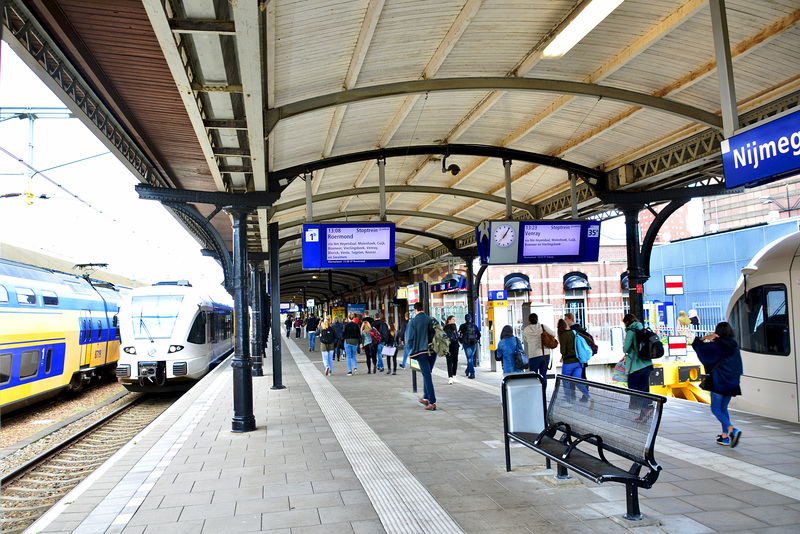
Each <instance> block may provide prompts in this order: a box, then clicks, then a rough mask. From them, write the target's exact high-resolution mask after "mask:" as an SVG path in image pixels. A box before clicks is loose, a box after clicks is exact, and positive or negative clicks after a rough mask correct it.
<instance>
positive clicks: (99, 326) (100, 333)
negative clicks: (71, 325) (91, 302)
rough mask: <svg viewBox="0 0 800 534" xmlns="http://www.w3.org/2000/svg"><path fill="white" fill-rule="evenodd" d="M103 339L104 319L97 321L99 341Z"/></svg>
mask: <svg viewBox="0 0 800 534" xmlns="http://www.w3.org/2000/svg"><path fill="white" fill-rule="evenodd" d="M102 340H103V321H97V341H102Z"/></svg>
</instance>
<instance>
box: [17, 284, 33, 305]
mask: <svg viewBox="0 0 800 534" xmlns="http://www.w3.org/2000/svg"><path fill="white" fill-rule="evenodd" d="M17 302H19V303H20V304H22V305H23V306H36V295H35V294H34V293H33V291H32V290H30V289H28V288H26V287H18V288H17Z"/></svg>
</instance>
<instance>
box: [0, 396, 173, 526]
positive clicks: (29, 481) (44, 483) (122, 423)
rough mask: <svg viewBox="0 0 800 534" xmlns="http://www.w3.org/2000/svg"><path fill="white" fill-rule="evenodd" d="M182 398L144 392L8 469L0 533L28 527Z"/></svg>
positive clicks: (0, 501)
mask: <svg viewBox="0 0 800 534" xmlns="http://www.w3.org/2000/svg"><path fill="white" fill-rule="evenodd" d="M178 397H179V395H171V396H169V397H164V396H150V395H141V396H139V397H138V398H136V399H134V400H133V401H132V402H130V403H129V404H126V405H125V406H122V407H120V408H119V409H117V410H115V411H114V412H112V413H110V414H109V415H107V416H106V417H104V418H103V419H100V420H99V421H97V422H95V423H94V424H92V425H91V426H90V427H87V428H86V429H84V430H82V431H81V432H79V433H78V434H75V435H74V436H71V437H69V438H67V439H66V440H64V441H62V442H61V443H59V444H57V445H55V446H53V447H51V448H50V449H48V450H47V451H45V452H43V453H42V454H40V455H38V456H37V457H35V458H33V459H31V460H30V461H28V462H26V463H25V464H24V465H21V466H20V467H18V468H16V469H14V470H13V471H10V472H8V473H4V474H3V476H2V482H1V483H2V496H0V513H1V514H2V518H1V519H0V532H3V534H16V533H20V532H22V531H24V530H25V529H26V528H27V527H28V526H30V525H31V524H32V523H33V522H34V521H36V519H38V518H39V517H40V516H42V515H43V514H44V513H45V512H47V510H49V509H50V507H52V506H53V505H54V504H56V503H57V502H58V501H59V500H60V499H61V498H62V497H63V496H64V495H66V494H67V493H69V491H71V490H72V489H73V488H74V487H75V486H77V485H78V484H79V483H80V482H81V481H82V480H83V479H85V478H86V477H88V476H89V475H90V474H91V473H92V472H93V471H94V470H95V469H96V468H97V467H99V466H100V465H101V464H102V463H103V462H105V461H106V460H107V459H108V458H110V457H111V455H113V454H114V453H115V452H116V451H118V450H119V449H120V448H122V447H123V446H124V445H125V444H126V443H127V442H128V441H130V439H131V438H133V437H134V436H135V435H136V434H138V433H139V432H140V431H141V430H142V429H143V428H144V427H146V426H147V425H148V424H150V422H152V421H153V420H154V419H155V418H156V417H158V416H159V415H160V414H161V413H162V412H163V411H164V410H166V409H167V408H169V406H170V405H171V404H172V403H173V402H175V400H176V399H177V398H178Z"/></svg>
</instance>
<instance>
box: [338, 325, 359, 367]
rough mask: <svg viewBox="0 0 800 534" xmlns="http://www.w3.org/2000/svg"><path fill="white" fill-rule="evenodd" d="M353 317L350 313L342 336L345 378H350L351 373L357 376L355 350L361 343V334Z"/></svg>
mask: <svg viewBox="0 0 800 534" xmlns="http://www.w3.org/2000/svg"><path fill="white" fill-rule="evenodd" d="M355 317H356V315H355V314H354V313H353V312H350V315H348V316H347V322H346V323H345V324H344V333H343V334H342V335H343V336H344V354H345V356H346V357H347V376H351V375H352V374H353V373H356V374H358V366H357V364H356V350H357V349H358V345H359V343H360V341H361V334H360V333H359V331H358V324H357V323H356V322H355V321H354V319H355Z"/></svg>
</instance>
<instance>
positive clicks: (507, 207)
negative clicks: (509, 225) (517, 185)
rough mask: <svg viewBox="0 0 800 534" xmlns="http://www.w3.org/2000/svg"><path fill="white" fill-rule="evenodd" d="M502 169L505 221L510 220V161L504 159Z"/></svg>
mask: <svg viewBox="0 0 800 534" xmlns="http://www.w3.org/2000/svg"><path fill="white" fill-rule="evenodd" d="M503 167H505V170H506V219H510V218H511V160H510V159H504V160H503Z"/></svg>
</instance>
